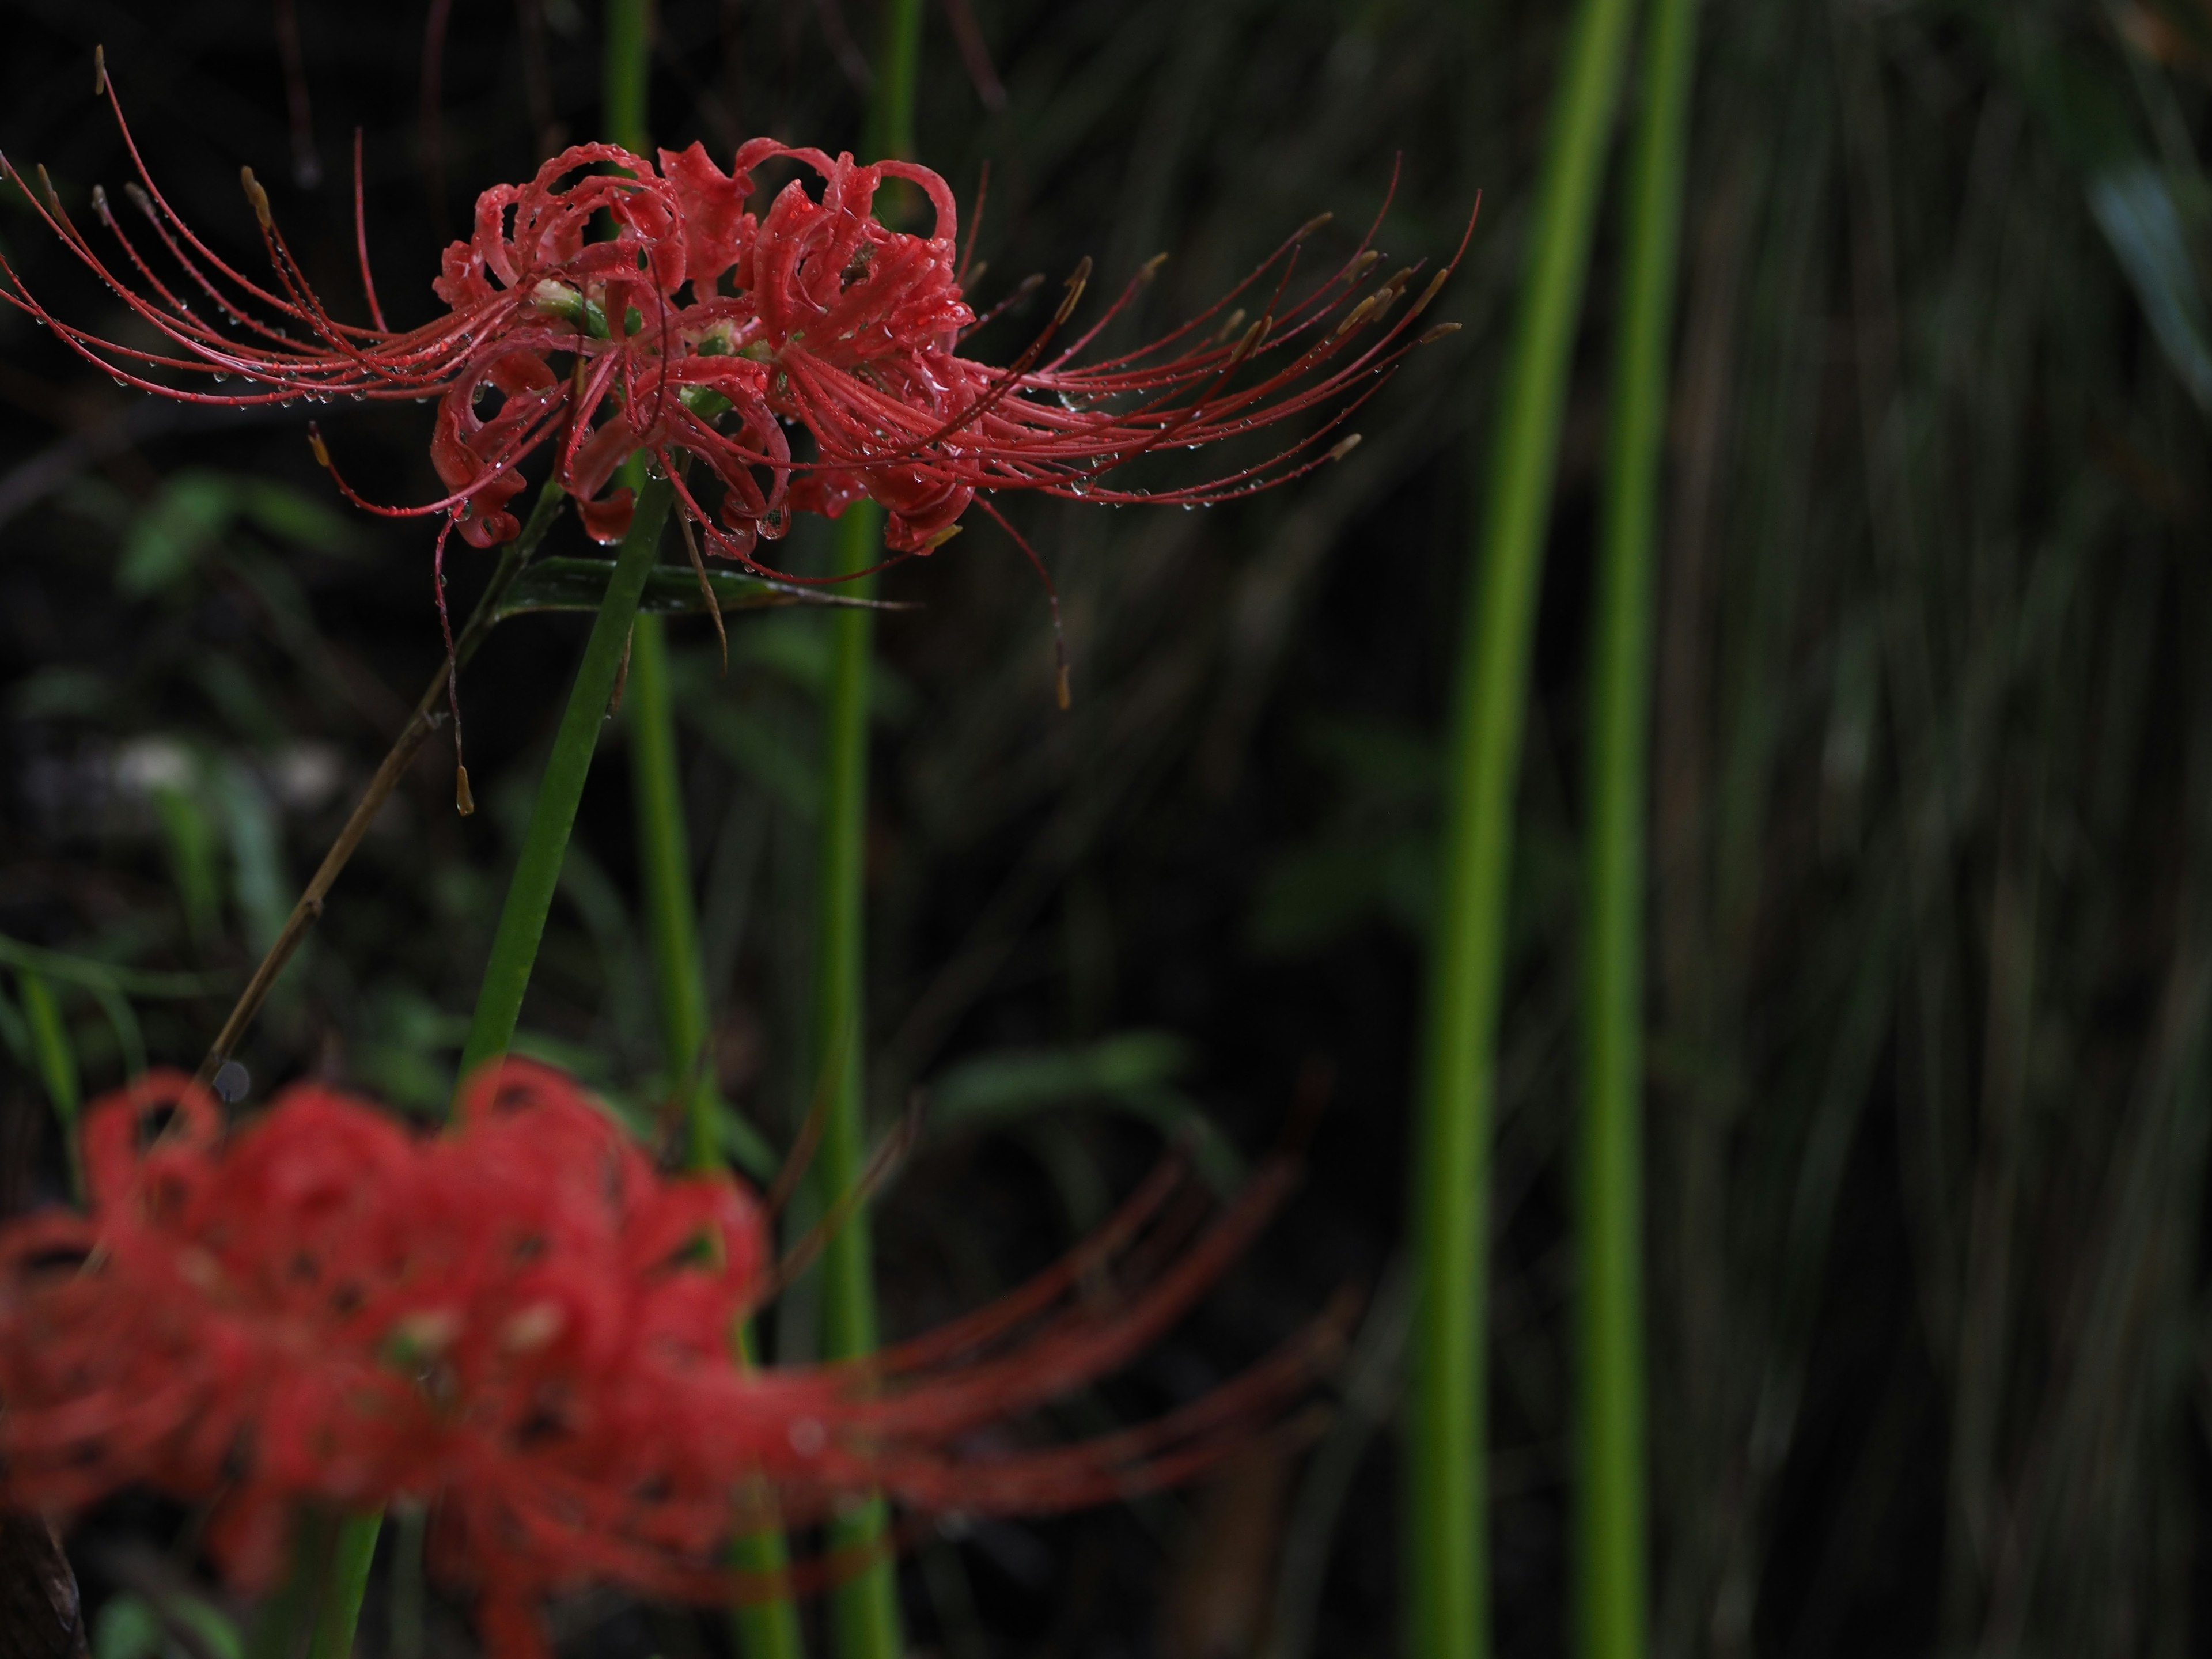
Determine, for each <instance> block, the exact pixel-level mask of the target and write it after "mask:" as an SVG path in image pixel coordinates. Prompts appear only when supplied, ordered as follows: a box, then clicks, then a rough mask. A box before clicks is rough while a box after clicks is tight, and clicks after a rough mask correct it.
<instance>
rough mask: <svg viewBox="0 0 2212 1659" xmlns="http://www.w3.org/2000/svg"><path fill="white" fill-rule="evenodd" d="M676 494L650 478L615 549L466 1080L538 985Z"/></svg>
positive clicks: (489, 966) (513, 894)
mask: <svg viewBox="0 0 2212 1659" xmlns="http://www.w3.org/2000/svg"><path fill="white" fill-rule="evenodd" d="M672 498H673V491H672V489H671V486H670V484H669V482H668V480H667V479H665V478H653V479H650V480H648V481H647V483H646V486H645V488H644V489H643V490H642V491H641V492H640V493H639V495H638V498H637V507H636V510H635V513H633V514H632V516H631V518H630V525H629V534H627V535H625V536H624V537H623V539H622V546H621V547H620V549H619V550H617V552H616V554H615V568H614V573H613V574H611V576H609V577H608V578H607V596H606V598H605V600H604V601H602V602H601V604H600V605H599V616H598V617H597V618H596V619H594V620H593V622H592V636H591V638H590V639H589V640H588V641H586V643H585V646H584V659H583V661H582V662H581V663H580V664H578V665H577V668H576V679H575V684H574V685H572V686H571V687H570V688H569V690H568V708H567V709H566V710H565V711H564V712H563V713H562V716H561V727H560V730H559V731H558V732H556V733H555V734H554V738H553V753H552V755H551V756H550V757H549V758H548V759H547V761H546V763H545V775H544V779H543V780H542V781H540V782H539V784H538V801H537V804H536V805H534V806H532V808H531V811H530V827H529V829H528V830H527V831H526V832H525V834H524V836H523V841H522V856H521V858H520V860H518V861H517V863H516V865H515V867H514V878H513V881H512V882H511V883H509V884H508V886H507V903H506V905H505V906H504V908H501V911H500V915H499V931H498V933H496V934H495V935H494V936H493V939H492V945H491V960H490V961H489V963H486V964H485V965H484V976H483V987H482V989H480V990H479V991H478V992H477V1008H476V1015H475V1018H472V1019H471V1021H470V1022H469V1036H468V1042H467V1043H466V1044H465V1046H464V1047H463V1048H462V1050H461V1076H462V1077H463V1078H464V1079H465V1078H467V1077H468V1076H469V1075H470V1074H471V1073H473V1072H474V1071H475V1070H476V1069H477V1067H478V1066H482V1065H483V1063H484V1062H485V1061H486V1060H495V1059H497V1058H498V1057H499V1056H500V1055H501V1054H505V1053H506V1052H507V1046H508V1044H510V1043H511V1042H513V1040H514V1023H515V1020H516V1019H517V1018H518V1017H519V1016H520V1014H521V1012H522V994H523V992H524V990H525V989H526V988H527V987H528V986H529V984H530V969H531V966H532V963H535V962H536V961H537V959H538V943H539V941H540V940H541V939H544V935H545V918H546V916H547V915H549V914H550V912H551V911H552V908H553V890H554V889H555V888H556V886H557V885H558V884H559V883H560V879H561V861H562V858H563V857H564V856H566V854H567V853H568V830H569V828H570V826H572V825H573V824H574V823H575V821H576V805H577V803H578V802H579V801H580V800H582V799H583V797H584V779H585V777H586V775H587V774H588V773H589V772H590V771H591V769H592V751H593V750H595V749H597V748H598V747H599V728H600V726H603V725H605V723H606V718H607V706H608V704H609V702H611V700H612V698H613V696H614V690H615V682H616V680H617V678H618V677H619V676H620V674H621V672H622V665H623V653H624V651H625V650H626V649H627V648H628V647H629V637H630V628H631V625H632V624H633V623H635V621H636V620H637V603H638V600H639V599H640V597H641V596H642V595H643V593H644V592H645V579H646V577H647V575H648V574H650V573H651V571H652V569H653V562H654V561H655V560H656V559H657V558H658V557H659V550H660V530H661V526H663V525H665V523H667V521H668V504H669V502H670V501H671V499H672Z"/></svg>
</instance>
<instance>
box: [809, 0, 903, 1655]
mask: <svg viewBox="0 0 2212 1659" xmlns="http://www.w3.org/2000/svg"><path fill="white" fill-rule="evenodd" d="M883 28H884V32H883V40H882V46H881V47H880V49H879V50H878V53H877V58H876V82H875V94H874V96H873V97H872V99H871V100H869V106H868V123H867V132H866V139H865V144H864V147H865V148H866V150H867V152H868V159H869V160H871V161H873V160H876V159H878V158H880V157H884V156H892V155H913V154H914V109H915V84H916V82H917V80H918V78H919V65H920V61H921V0H888V3H887V4H886V5H885V6H884V22H883ZM883 525H884V520H883V511H882V509H881V508H879V507H877V505H876V504H875V503H874V502H873V501H855V502H854V504H853V505H852V506H851V507H848V508H846V509H845V514H844V517H843V518H842V520H839V521H838V527H837V558H838V563H837V568H838V570H839V571H840V572H841V573H847V572H852V571H857V570H866V569H867V568H869V567H871V566H872V565H874V564H875V563H877V562H878V561H879V560H880V559H881V557H882V550H883ZM871 589H872V584H871V583H866V582H854V584H852V586H851V589H850V591H852V592H855V593H859V594H861V595H863V596H865V595H866V593H867V592H870V591H871ZM829 629H830V636H831V641H832V657H831V665H830V681H829V700H828V703H827V706H826V707H825V708H824V709H823V754H822V774H823V782H822V823H821V840H820V848H821V854H820V856H821V860H822V862H821V870H820V883H821V885H820V897H819V902H818V908H817V912H816V916H815V939H814V1011H813V1027H814V1030H813V1060H814V1070H813V1075H814V1077H815V1078H816V1079H817V1082H818V1086H822V1087H824V1088H826V1089H827V1091H828V1095H829V1102H828V1109H827V1110H826V1111H825V1113H824V1114H823V1125H822V1140H821V1145H820V1146H819V1148H818V1149H817V1152H816V1154H815V1166H814V1167H815V1178H816V1180H817V1182H819V1185H820V1190H821V1194H822V1206H823V1212H824V1213H825V1214H826V1213H828V1212H829V1211H830V1210H831V1209H832V1208H833V1206H835V1205H836V1202H837V1200H839V1199H841V1198H842V1197H843V1196H844V1194H847V1193H848V1192H850V1191H852V1190H853V1189H854V1187H856V1186H857V1185H858V1184H859V1182H860V1171H861V1165H862V1161H863V1159H864V1158H866V1139H867V1129H866V1111H865V1109H864V1103H865V1101H866V1086H865V1081H866V1080H865V1076H864V1071H863V1060H864V1056H865V1054H866V1031H867V1025H866V1015H865V1010H864V1007H863V1004H862V1000H861V994H862V988H863V985H864V982H865V980H866V972H865V968H866V942H867V934H866V888H867V819H868V702H869V698H868V678H869V661H870V653H871V651H872V648H873V644H874V640H875V617H874V615H873V613H872V612H870V611H864V610H852V611H837V612H836V614H835V615H834V616H832V617H831V618H830V621H829ZM870 1235H871V1230H870V1228H869V1225H868V1214H867V1209H866V1206H865V1205H863V1206H856V1207H855V1208H854V1211H853V1212H852V1214H851V1215H850V1216H849V1217H848V1218H847V1219H846V1221H845V1223H844V1225H842V1226H841V1227H840V1228H839V1229H838V1230H837V1231H836V1233H835V1234H833V1235H832V1236H831V1237H830V1239H829V1243H828V1244H827V1245H826V1246H825V1247H824V1249H823V1252H822V1323H823V1332H822V1335H823V1350H824V1352H825V1355H826V1357H828V1358H831V1359H847V1358H856V1357H858V1356H860V1355H861V1354H866V1353H870V1352H873V1351H874V1349H875V1346H876V1339H877V1328H876V1293H875V1284H874V1278H873V1269H872V1254H871V1251H870V1248H869V1239H870ZM889 1519H890V1514H889V1510H888V1507H887V1506H886V1505H885V1504H884V1500H883V1499H882V1498H881V1497H880V1496H877V1497H872V1498H869V1499H868V1500H867V1502H866V1504H863V1505H862V1506H861V1507H860V1509H859V1510H857V1511H855V1512H854V1513H851V1514H848V1515H845V1516H840V1517H839V1518H838V1519H837V1520H836V1521H835V1522H832V1523H831V1525H830V1528H829V1547H830V1548H831V1549H832V1550H833V1551H853V1552H855V1553H858V1554H860V1556H862V1557H863V1558H866V1565H864V1566H862V1567H860V1569H859V1570H858V1571H855V1572H854V1573H853V1574H852V1576H851V1577H848V1578H847V1579H846V1580H845V1581H844V1582H843V1583H841V1584H839V1585H838V1586H837V1588H836V1589H835V1590H834V1591H833V1592H832V1593H831V1595H830V1602H829V1611H830V1623H831V1629H832V1632H833V1633H834V1635H835V1638H836V1650H837V1656H838V1659H899V1656H900V1654H901V1653H902V1651H903V1650H904V1646H905V1644H904V1641H903V1639H902V1637H901V1634H900V1628H899V1608H898V1579H897V1574H896V1571H895V1569H894V1566H893V1564H892V1562H891V1561H890V1559H889V1557H888V1556H887V1555H884V1554H881V1553H879V1552H880V1551H881V1550H882V1547H883V1541H884V1531H885V1528H886V1527H887V1525H888V1523H889Z"/></svg>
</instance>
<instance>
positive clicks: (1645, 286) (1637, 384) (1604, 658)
mask: <svg viewBox="0 0 2212 1659" xmlns="http://www.w3.org/2000/svg"><path fill="white" fill-rule="evenodd" d="M1696 39H1697V0H1654V4H1653V8H1652V12H1651V17H1650V34H1649V39H1648V40H1646V42H1645V48H1644V51H1645V57H1644V84H1643V106H1642V109H1641V111H1640V112H1639V115H1638V122H1637V126H1636V132H1635V137H1634V141H1633V145H1632V150H1631V153H1630V157H1629V163H1628V178H1627V218H1628V228H1627V243H1626V261H1625V267H1624V281H1623V286H1622V290H1621V297H1620V341H1619V347H1618V349H1619V353H1620V358H1619V362H1618V364H1617V366H1616V368H1615V371H1614V372H1615V380H1614V385H1613V423H1612V446H1611V453H1610V455H1609V457H1608V462H1609V465H1608V471H1607V479H1606V491H1605V506H1604V516H1603V520H1602V524H1601V538H1600V562H1599V568H1598V580H1597V596H1596V605H1597V610H1596V618H1595V620H1596V640H1595V651H1594V653H1593V663H1594V666H1593V671H1592V675H1591V686H1590V726H1591V729H1590V747H1589V802H1590V807H1589V811H1590V823H1589V846H1588V857H1589V870H1588V873H1587V881H1588V884H1589V888H1588V891H1589V931H1588V935H1587V938H1586V939H1585V943H1584V951H1585V957H1584V964H1583V971H1584V982H1583V1090H1584V1100H1583V1136H1582V1161H1581V1167H1580V1170H1579V1171H1578V1173H1579V1176H1580V1187H1581V1190H1580V1201H1579V1209H1578V1217H1577V1219H1578V1222H1579V1225H1580V1229H1581V1248H1582V1285H1583V1291H1582V1307H1581V1310H1580V1312H1581V1349H1580V1354H1579V1359H1580V1364H1581V1370H1582V1376H1581V1380H1580V1387H1579V1395H1580V1401H1579V1403H1580V1407H1581V1419H1580V1423H1579V1428H1580V1432H1581V1439H1582V1445H1581V1454H1582V1455H1581V1462H1580V1472H1581V1480H1582V1486H1581V1490H1580V1491H1579V1492H1578V1493H1577V1499H1578V1503H1577V1511H1576V1539H1575V1554H1576V1573H1577V1577H1576V1594H1577V1601H1578V1606H1577V1632H1578V1635H1579V1638H1580V1640H1581V1644H1582V1651H1583V1654H1584V1656H1586V1659H1642V1656H1643V1654H1644V1651H1645V1648H1646V1645H1647V1629H1648V1623H1649V1606H1648V1595H1649V1592H1648V1589H1647V1577H1648V1573H1649V1553H1650V1530H1649V1528H1650V1521H1649V1516H1648V1512H1647V1509H1646V1503H1647V1499H1646V1478H1645V1456H1646V1452H1645V1435H1644V1377H1645V1364H1644V1286H1643V1277H1642V1273H1641V1272H1640V1269H1639V1265H1638V1264H1639V1261H1640V1259H1641V1256H1642V1252H1643V1248H1644V1239H1643V1231H1644V1149H1643V1103H1644V860H1645V855H1646V848H1647V845H1648V825H1647V821H1646V811H1647V808H1646V799H1647V793H1648V788H1649V779H1650V708H1651V639H1652V591H1653V584H1654V575H1653V565H1654V562H1655V558H1656V547H1657V543H1658V510H1659V466H1660V460H1661V453H1662V443H1663V441H1664V438H1665V434H1666V416H1667V367H1668V343H1669V341H1670V339H1671V338H1672V335H1673V329H1672V323H1673V319H1674V287H1675V272H1676V264H1677V260H1678V254H1679V248H1680V240H1681V221H1682V171H1683V153H1684V149H1685V147H1686V140H1687V136H1688V131H1689V103H1690V85H1691V71H1692V67H1693V64H1694V63H1695V58H1696V52H1695V46H1696Z"/></svg>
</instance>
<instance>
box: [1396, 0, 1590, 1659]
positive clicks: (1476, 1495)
mask: <svg viewBox="0 0 2212 1659" xmlns="http://www.w3.org/2000/svg"><path fill="white" fill-rule="evenodd" d="M1633 9H1634V8H1633V5H1632V0H1580V3H1579V5H1578V6H1577V9H1576V13H1575V16H1574V19H1573V21H1572V23H1571V26H1570V33H1569V36H1568V42H1567V51H1566V56H1565V64H1564V73H1563V78H1562V80H1561V82H1560V85H1559V92H1558V94H1557V97H1556V100H1555V102H1554V104H1553V110H1552V118H1551V123H1550V128H1549V131H1548V132H1547V137H1546V141H1545V153H1544V162H1543V175H1542V178H1541V181H1540V184H1539V188H1538V196H1537V201H1536V208H1535V212H1534V216H1533V219H1532V222H1531V233H1530V234H1531V240H1530V245H1529V248H1528V261H1527V264H1526V267H1525V275H1524V276H1523V279H1522V293H1521V302H1520V309H1519V314H1518V316H1517V318H1516V324H1515V330H1514V337H1513V343H1512V351H1511V356H1510V358H1509V359H1508V362H1507V364H1506V369H1505V380H1504V387H1503V394H1502V397H1501V399H1500V404H1499V409H1498V427H1497V434H1496V437H1495V440H1494V442H1493V445H1492V451H1491V459H1490V467H1489V471H1488V473H1487V475H1486V482H1485V491H1486V493H1485V495H1484V497H1483V500H1482V503H1481V508H1480V512H1481V520H1480V538H1479V541H1478V544H1477V548H1476V559H1475V568H1474V580H1473V581H1472V582H1471V583H1470V584H1469V587H1468V614H1467V623H1466V630H1467V631H1466V634H1465V635H1464V637H1463V639H1462V645H1461V651H1460V659H1459V665H1458V668H1457V671H1456V676H1455V684H1454V688H1453V692H1452V704H1451V715H1450V720H1451V725H1450V732H1449V748H1448V750H1447V751H1446V752H1447V757H1448V763H1449V806H1448V817H1447V821H1446V825H1445V841H1444V855H1445V856H1444V883H1443V895H1442V898H1443V904H1442V907H1441V912H1440V914H1439V915H1438V918H1437V933H1436V937H1435V940H1434V944H1433V947H1432V949H1433V956H1432V960H1431V969H1430V982H1429V988H1428V1006H1427V1010H1426V1030H1425V1038H1424V1042H1423V1047H1422V1050H1421V1054H1420V1066H1421V1071H1420V1078H1421V1081H1420V1085H1419V1086H1420V1095H1419V1103H1418V1108H1417V1117H1416V1121H1415V1126H1414V1139H1413V1179H1412V1188H1413V1191H1412V1207H1413V1243H1414V1254H1415V1262H1416V1288H1417V1300H1416V1309H1415V1315H1414V1323H1413V1352H1412V1356H1411V1362H1412V1364H1411V1376H1410V1384H1411V1388H1410V1398H1409V1401H1408V1406H1409V1412H1408V1420H1407V1443H1406V1465H1405V1469H1406V1480H1405V1490H1406V1500H1407V1512H1406V1530H1407V1535H1406V1549H1405V1558H1406V1644H1407V1653H1408V1654H1410V1655H1412V1656H1413V1659H1476V1656H1479V1655H1481V1654H1483V1653H1486V1652H1487V1650H1488V1646H1489V1632H1488V1625H1489V1605H1488V1603H1489V1583H1488V1571H1489V1563H1488V1550H1487V1547H1486V1524H1485V1523H1486V1515H1485V1506H1486V1501H1487V1498H1486V1478H1485V1468H1486V1458H1485V1449H1484V1423H1485V1420H1486V1412H1485V1410H1484V1403H1485V1402H1484V1393H1485V1389H1486V1367H1485V1364H1484V1355H1483V1331H1484V1324H1485V1318H1486V1302H1487V1297H1486V1277H1485V1273H1484V1254H1485V1251H1486V1246H1487V1243H1488V1240H1487V1237H1486V1235H1487V1231H1488V1225H1489V1206H1488V1203H1487V1194H1486V1184H1485V1182H1486V1176H1485V1160H1486V1153H1487V1149H1488V1143H1489V1137H1490V1127H1491V1115H1492V1095H1493V1091H1494V1089H1495V1085H1496V1048H1497V1026H1498V1002H1499V995H1500V981H1501V980H1502V979H1503V976H1504V956H1505V923H1506V902H1507V892H1508V887H1507V878H1508V876H1509V873H1510V867H1511V862H1512V857H1511V855H1512V832H1513V807H1514V798H1515V780H1516V775H1517V774H1518V772H1519V769H1520V755H1521V727H1522V715H1523V711H1524V708H1525V705H1526V702H1527V699H1528V653H1529V641H1530V635H1531V634H1532V633H1533V631H1534V622H1535V605H1536V594H1537V577H1538V574H1539V571H1540V569H1541V563H1542V556H1543V545H1544V533H1545V528H1546V525H1547V520H1548V518H1549V516H1550V508H1551V498H1552V479H1553V468H1554V465H1555V463H1556V461H1557V458H1558V450H1559V423H1560V419H1561V415H1562V411H1563V408H1564V404H1565V393H1566V380H1567V369H1568V365H1569V362H1570V360H1571V356H1572V353H1573V347H1574V329H1575V320H1576V318H1577V314H1578V313H1579V312H1580V310H1581V303H1582V291H1583V276H1584V275H1585V273H1586V271H1587V269H1588V266H1589V244H1590V234H1591V227H1592V223H1593V221H1594V219H1595V212H1596V204H1597V194H1598V185H1599V180H1600V179H1601V176H1602V173H1603V161H1604V155H1605V149H1606V142H1607V137H1608V135H1609V134H1610V132H1611V130H1612V126H1613V113H1614V110H1615V107H1616V105H1617V103H1618V100H1619V93H1620V80H1621V70H1622V66H1623V64H1624V62H1625V60H1626V56H1627V50H1628V42H1629V35H1630V26H1631V22H1632V14H1633Z"/></svg>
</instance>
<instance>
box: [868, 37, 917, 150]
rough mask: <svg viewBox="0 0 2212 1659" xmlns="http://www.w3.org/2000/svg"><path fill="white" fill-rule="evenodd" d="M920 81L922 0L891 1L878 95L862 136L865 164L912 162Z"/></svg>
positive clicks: (881, 52)
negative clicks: (892, 159) (901, 159)
mask: <svg viewBox="0 0 2212 1659" xmlns="http://www.w3.org/2000/svg"><path fill="white" fill-rule="evenodd" d="M920 84H921V0H890V3H889V4H887V5H886V6H884V34H883V41H882V44H881V45H880V46H878V48H877V51H876V81H875V95H874V96H873V97H872V98H871V99H870V100H868V125H867V131H866V133H865V134H863V135H862V136H863V137H864V138H865V140H866V148H867V152H868V153H867V155H866V160H868V161H880V160H882V159H883V158H884V157H885V156H892V155H896V156H902V157H905V158H908V159H909V160H910V159H912V157H913V155H914V152H915V142H914V102H915V87H917V86H918V85H920Z"/></svg>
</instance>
